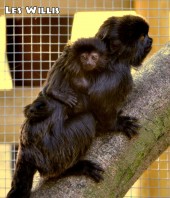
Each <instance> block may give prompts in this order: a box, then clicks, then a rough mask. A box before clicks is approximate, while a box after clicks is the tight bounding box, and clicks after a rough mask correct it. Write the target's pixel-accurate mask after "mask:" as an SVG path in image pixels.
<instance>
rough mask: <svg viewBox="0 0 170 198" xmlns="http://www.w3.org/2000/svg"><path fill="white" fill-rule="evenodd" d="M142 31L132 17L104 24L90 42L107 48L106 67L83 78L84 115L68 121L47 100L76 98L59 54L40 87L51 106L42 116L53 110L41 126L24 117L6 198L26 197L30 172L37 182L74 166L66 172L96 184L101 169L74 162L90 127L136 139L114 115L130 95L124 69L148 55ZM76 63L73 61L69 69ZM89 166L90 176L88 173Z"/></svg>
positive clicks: (132, 125)
mask: <svg viewBox="0 0 170 198" xmlns="http://www.w3.org/2000/svg"><path fill="white" fill-rule="evenodd" d="M148 29H149V28H148V24H147V23H146V22H145V21H144V20H143V19H142V18H140V17H137V16H124V17H111V18H109V19H108V20H106V21H105V22H104V24H103V25H102V26H101V28H100V29H99V31H98V33H97V34H96V38H99V39H100V40H101V41H102V42H103V43H104V44H105V45H106V47H107V64H106V65H104V69H102V71H99V72H98V71H96V72H94V74H93V75H92V78H91V77H90V78H88V79H90V86H88V89H87V96H86V95H85V97H84V100H85V102H86V106H88V111H87V108H85V109H84V112H83V113H81V114H80V113H79V114H74V115H72V116H71V118H70V117H69V116H68V115H67V108H68V107H67V106H66V105H64V104H62V103H60V102H58V101H57V100H54V99H53V97H54V98H55V96H56V94H55V91H56V92H57V93H59V94H60V92H64V93H65V94H67V93H66V92H67V91H69V95H73V98H74V97H75V98H76V97H77V96H76V95H74V94H78V96H79V91H75V90H74V87H71V86H70V79H71V78H72V74H71V73H70V77H69V73H68V72H66V67H63V66H64V65H67V63H68V61H69V60H70V50H71V48H68V49H66V50H65V51H64V53H63V54H62V56H61V57H60V58H59V59H58V60H57V61H56V63H55V64H54V66H53V68H52V70H51V71H50V73H49V75H48V78H47V81H46V87H45V93H46V95H47V96H48V95H49V96H50V97H48V98H47V100H51V101H49V103H48V104H47V106H46V108H45V109H47V111H48V105H49V104H50V105H49V108H50V109H51V105H54V110H53V111H52V112H51V111H50V113H51V116H50V117H47V118H46V119H44V118H43V121H41V119H40V120H36V121H34V119H31V117H32V116H28V118H27V119H26V121H25V123H24V125H23V128H22V132H21V139H20V150H19V154H18V160H17V165H16V171H15V175H14V178H13V182H12V188H11V190H10V192H9V194H8V196H7V197H8V198H11V197H22V198H27V197H29V194H30V189H31V186H32V177H33V175H34V172H35V170H38V171H39V172H40V174H41V175H42V176H47V177H52V176H59V175H60V174H62V173H63V172H64V171H65V170H66V169H68V168H70V167H72V166H73V165H74V164H76V163H77V164H76V165H75V166H73V168H71V172H73V173H75V172H76V170H77V172H78V174H85V175H89V174H91V175H90V176H91V177H92V178H93V179H95V180H96V181H99V180H100V179H101V175H100V171H102V169H101V168H100V167H99V166H96V165H95V164H93V163H92V162H90V161H80V162H77V161H78V160H79V159H80V158H81V156H83V155H84V154H85V152H86V150H87V149H88V148H89V146H90V145H91V142H92V140H93V138H94V137H95V135H96V133H95V124H96V121H97V127H98V129H102V130H103V129H104V131H106V130H112V131H115V130H117V131H124V132H125V133H126V135H128V136H129V137H132V136H133V135H134V134H136V131H137V129H138V124H137V123H136V119H135V118H131V117H128V116H122V115H121V114H120V112H121V108H122V106H123V104H124V102H125V100H126V97H127V96H128V94H129V93H130V91H131V90H132V85H133V81H132V76H131V73H130V68H131V66H134V67H138V66H139V65H140V64H141V63H142V61H143V59H144V58H145V57H146V55H147V54H148V52H149V51H150V49H151V45H152V39H151V38H150V37H149V36H148ZM73 54H74V53H73ZM74 55H75V57H76V54H74ZM76 61H77V58H75V60H74V61H73V63H75V62H76ZM68 65H69V66H71V65H70V64H68ZM68 68H69V67H68ZM75 68H76V67H75ZM73 70H74V68H73ZM75 71H77V69H76V70H75ZM52 92H53V93H52ZM74 92H75V93H74ZM72 93H73V94H72ZM47 96H42V97H47ZM40 97H41V96H40ZM78 98H79V97H78ZM37 100H39V99H37ZM42 100H44V98H43V99H42ZM71 100H72V96H71ZM78 100H79V99H78ZM40 102H41V98H40ZM33 104H38V103H37V102H35V103H33ZM66 104H67V102H66ZM30 108H31V106H29V107H28V109H27V110H29V109H30ZM52 109H53V107H52ZM27 110H26V112H27ZM88 112H91V113H88ZM27 115H29V114H27ZM93 116H94V117H95V120H96V121H95V120H94V118H93ZM91 164H92V170H90V168H89V167H91ZM87 167H88V168H87ZM98 172H99V173H98ZM94 174H96V175H95V176H94Z"/></svg>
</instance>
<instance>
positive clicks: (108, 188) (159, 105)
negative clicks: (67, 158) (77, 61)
mask: <svg viewBox="0 0 170 198" xmlns="http://www.w3.org/2000/svg"><path fill="white" fill-rule="evenodd" d="M134 83H135V88H134V91H133V93H132V95H131V97H130V98H129V102H128V103H127V105H126V106H125V111H124V112H125V114H128V115H129V114H130V115H132V116H136V117H138V118H139V119H140V123H141V126H142V128H141V130H140V134H139V136H137V137H136V138H133V139H132V140H128V138H127V137H126V136H125V135H123V134H122V133H115V134H112V135H108V134H107V135H106V136H104V137H100V138H97V139H96V140H95V141H94V143H93V145H92V147H91V149H90V150H89V152H88V154H87V156H86V158H87V159H92V160H93V161H96V162H98V163H100V164H101V165H102V167H103V168H104V169H105V174H104V181H103V182H101V183H99V184H95V183H94V182H93V181H91V180H90V179H88V178H86V177H83V176H82V177H74V176H71V177H68V178H62V179H60V180H57V179H56V180H50V181H43V180H42V181H41V182H40V183H39V186H38V188H37V189H36V190H35V191H34V192H33V193H32V195H31V197H32V198H39V197H41V198H46V197H55V198H61V197H62V198H66V197H67V198H72V197H74V198H88V197H89V198H93V197H97V198H100V197H101V198H103V197H119V198H120V197H123V196H124V195H125V194H126V192H127V191H128V189H129V188H130V187H131V186H132V185H133V183H134V182H135V181H136V180H137V179H138V178H139V176H140V175H141V174H142V172H143V171H144V170H145V169H146V168H147V167H148V166H149V165H150V164H151V163H152V162H153V161H154V160H156V158H157V157H158V156H159V155H160V154H161V153H162V152H163V151H164V150H165V149H166V148H167V147H168V146H169V144H170V43H167V44H166V45H165V46H164V47H163V48H162V49H161V50H160V51H159V52H157V53H156V54H155V55H154V56H152V57H151V58H150V59H149V60H148V61H147V62H145V63H144V65H143V67H142V68H141V69H140V71H138V72H136V74H135V75H134Z"/></svg>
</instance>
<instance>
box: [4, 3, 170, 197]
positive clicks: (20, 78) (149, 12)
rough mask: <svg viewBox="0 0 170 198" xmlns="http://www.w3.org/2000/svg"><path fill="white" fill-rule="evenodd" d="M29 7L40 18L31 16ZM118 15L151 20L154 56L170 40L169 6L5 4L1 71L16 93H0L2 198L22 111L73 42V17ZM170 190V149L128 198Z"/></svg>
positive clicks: (165, 193)
mask: <svg viewBox="0 0 170 198" xmlns="http://www.w3.org/2000/svg"><path fill="white" fill-rule="evenodd" d="M30 6H32V9H35V10H36V12H35V13H28V11H27V9H28V8H29V9H30ZM38 7H40V8H41V9H38ZM26 8H27V9H26ZM48 8H49V9H48ZM52 8H58V10H55V9H54V10H53V9H52ZM116 10H122V11H124V10H135V11H136V12H137V13H138V14H141V15H143V16H144V17H145V18H146V19H147V20H148V22H149V24H150V35H151V37H153V38H154V47H153V50H152V52H151V54H152V53H154V52H156V51H157V50H158V49H159V48H160V47H161V46H162V45H164V44H165V43H166V42H167V41H168V40H169V31H170V27H169V16H170V1H169V0H151V1H150V0H114V1H113V0H100V1H98V0H82V1H79V0H76V1H72V0H62V1H61V0H57V1H44V0H39V1H32V0H29V1H24V0H21V1H10V0H1V2H0V17H2V16H5V21H6V26H4V27H2V24H0V26H1V27H0V29H1V30H4V31H6V45H5V46H6V51H4V52H1V51H0V53H1V54H2V55H4V54H6V55H7V58H8V62H4V63H2V62H1V63H2V64H1V66H0V67H3V65H5V63H7V64H8V65H9V68H10V73H11V76H12V80H13V88H12V89H10V90H8V88H7V87H5V88H4V89H3V90H0V119H1V122H0V156H1V157H0V198H3V197H5V195H6V193H7V192H8V190H9V188H10V183H11V177H12V174H13V172H14V167H15V161H16V153H17V149H18V140H19V131H20V126H21V124H22V122H23V113H22V110H23V107H24V106H25V105H26V104H28V103H30V102H31V101H32V100H33V99H34V98H35V96H36V95H37V93H38V92H39V90H40V89H41V87H42V85H43V82H44V80H45V78H46V75H47V72H48V70H49V69H50V68H51V65H52V63H53V62H54V61H55V60H56V59H57V58H58V57H59V55H60V53H61V52H62V50H63V48H64V45H65V44H66V43H67V42H68V40H69V39H70V35H71V27H72V23H73V17H74V13H75V12H78V11H116ZM26 11H27V12H26ZM39 11H41V12H43V14H39V13H38V12H39ZM58 11H59V12H60V13H56V12H58ZM49 12H52V13H49ZM53 12H54V13H53ZM89 28H90V27H89ZM0 58H1V56H0ZM4 68H5V66H4ZM5 71H6V70H5V69H4V72H5ZM4 83H5V81H4ZM169 186H170V149H167V150H166V151H165V152H164V153H163V154H162V155H161V156H160V157H159V158H158V159H157V160H156V161H155V162H154V163H153V164H152V165H151V166H150V167H149V168H148V170H146V171H145V172H144V174H143V175H142V176H141V177H140V178H139V180H138V181H137V182H136V183H135V184H134V186H133V187H132V188H131V189H130V190H129V192H128V193H127V195H126V196H125V197H136V198H138V197H143V198H144V197H169V196H170V188H169Z"/></svg>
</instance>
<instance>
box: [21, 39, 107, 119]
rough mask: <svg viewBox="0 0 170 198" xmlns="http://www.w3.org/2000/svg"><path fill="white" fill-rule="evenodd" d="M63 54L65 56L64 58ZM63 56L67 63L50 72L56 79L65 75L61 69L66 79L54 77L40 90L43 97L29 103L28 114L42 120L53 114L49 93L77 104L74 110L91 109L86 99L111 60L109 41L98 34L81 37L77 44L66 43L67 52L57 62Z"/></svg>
mask: <svg viewBox="0 0 170 198" xmlns="http://www.w3.org/2000/svg"><path fill="white" fill-rule="evenodd" d="M63 56H65V57H64V59H63ZM60 60H63V63H62V64H60V65H59V67H58V68H57V70H52V71H51V72H50V73H49V76H48V79H51V80H52V79H53V78H52V76H53V77H54V75H56V76H55V79H56V78H59V79H61V76H63V75H60V76H59V73H60V72H62V73H64V76H63V82H62V83H61V84H60V83H59V81H58V83H56V81H55V83H54V82H52V81H51V83H53V86H50V87H48V85H47V86H46V87H45V88H44V90H43V93H40V95H41V100H40V99H38V98H37V99H36V100H35V101H34V102H33V103H32V104H30V105H27V106H26V107H25V111H24V113H25V116H26V117H31V118H32V119H36V120H37V119H40V120H41V119H44V118H45V117H47V116H49V114H50V113H51V111H52V109H51V108H50V105H49V103H48V97H52V98H54V99H56V100H59V101H60V102H62V103H65V104H67V105H68V106H70V107H74V108H72V109H70V111H69V112H72V113H71V114H73V113H75V112H76V113H80V112H82V111H88V110H89V108H88V105H87V101H86V97H87V95H88V88H89V87H90V85H91V84H92V83H93V81H94V79H95V76H97V75H98V74H99V73H101V72H102V71H103V70H104V69H105V67H106V64H107V51H106V46H105V44H104V43H103V42H102V41H101V40H100V39H97V38H81V39H79V40H77V41H76V42H75V43H74V44H73V45H71V46H66V47H65V50H64V52H63V54H62V55H61V57H60V58H59V59H58V60H57V61H56V65H57V62H59V61H60ZM53 67H54V66H53ZM53 80H54V79H53ZM61 80H62V79H61ZM65 80H66V81H67V82H68V83H69V87H68V85H67V86H66V84H65ZM54 87H55V88H54ZM46 93H47V95H46ZM43 95H44V97H43Z"/></svg>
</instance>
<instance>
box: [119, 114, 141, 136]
mask: <svg viewBox="0 0 170 198" xmlns="http://www.w3.org/2000/svg"><path fill="white" fill-rule="evenodd" d="M139 129H140V125H139V123H138V119H137V118H135V117H130V116H122V115H118V117H117V123H116V130H117V131H122V132H124V133H125V134H126V135H127V136H128V138H129V139H131V138H132V137H134V136H135V135H137V134H138V130H139Z"/></svg>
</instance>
